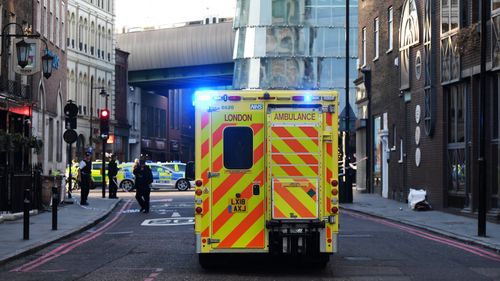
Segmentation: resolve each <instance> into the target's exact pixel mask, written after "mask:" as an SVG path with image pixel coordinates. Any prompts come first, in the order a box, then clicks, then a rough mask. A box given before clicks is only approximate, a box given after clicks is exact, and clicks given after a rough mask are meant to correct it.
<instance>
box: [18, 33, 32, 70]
mask: <svg viewBox="0 0 500 281" xmlns="http://www.w3.org/2000/svg"><path fill="white" fill-rule="evenodd" d="M16 48H17V64H18V65H19V66H20V67H21V68H25V67H26V66H27V65H28V54H29V50H30V44H28V43H26V41H24V39H23V40H21V41H19V42H17V44H16Z"/></svg>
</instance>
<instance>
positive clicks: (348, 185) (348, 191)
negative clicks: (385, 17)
mask: <svg viewBox="0 0 500 281" xmlns="http://www.w3.org/2000/svg"><path fill="white" fill-rule="evenodd" d="M349 4H350V0H346V1H345V26H346V31H345V151H344V153H345V160H344V167H345V169H344V173H345V184H344V187H345V188H344V192H345V193H344V196H342V198H343V199H344V200H345V202H343V203H352V179H351V174H352V172H351V167H350V165H349V164H350V163H351V160H350V157H351V141H350V140H351V117H350V108H351V105H350V101H349V94H350V91H349V88H350V87H349V86H350V85H349V43H350V42H349V40H350V39H349V37H350V36H349V35H350V34H349V29H350V23H349V13H350V5H349Z"/></svg>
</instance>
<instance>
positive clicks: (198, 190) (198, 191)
mask: <svg viewBox="0 0 500 281" xmlns="http://www.w3.org/2000/svg"><path fill="white" fill-rule="evenodd" d="M195 193H196V195H198V196H201V195H202V194H203V191H202V190H201V189H199V188H198V189H196V191H195Z"/></svg>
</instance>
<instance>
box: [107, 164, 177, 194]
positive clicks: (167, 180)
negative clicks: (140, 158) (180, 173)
mask: <svg viewBox="0 0 500 281" xmlns="http://www.w3.org/2000/svg"><path fill="white" fill-rule="evenodd" d="M147 165H148V166H149V168H150V169H151V172H152V174H153V183H152V184H151V187H152V188H153V189H155V190H158V189H163V188H172V187H174V183H175V182H174V181H173V180H172V173H171V172H170V171H169V170H168V169H167V168H165V167H163V166H161V165H159V164H154V163H147ZM118 168H119V170H118V174H117V175H116V180H117V185H118V186H119V187H120V188H121V189H123V190H126V191H132V190H133V189H134V180H135V177H134V173H133V169H134V163H123V164H120V165H118Z"/></svg>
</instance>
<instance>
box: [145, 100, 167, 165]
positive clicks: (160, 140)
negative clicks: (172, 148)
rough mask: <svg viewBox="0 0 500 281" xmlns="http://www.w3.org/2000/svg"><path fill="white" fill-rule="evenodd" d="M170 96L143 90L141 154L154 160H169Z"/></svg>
mask: <svg viewBox="0 0 500 281" xmlns="http://www.w3.org/2000/svg"><path fill="white" fill-rule="evenodd" d="M167 109H168V98H167V97H164V96H161V95H158V94H155V93H154V92H144V91H142V92H141V111H140V112H141V156H142V157H145V158H146V159H148V160H152V161H154V162H158V161H166V160H167V152H168V150H167V148H168V144H167V141H168V139H169V138H168V123H167Z"/></svg>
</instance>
